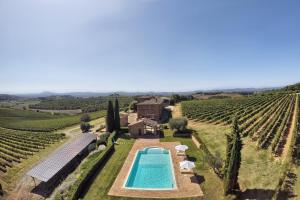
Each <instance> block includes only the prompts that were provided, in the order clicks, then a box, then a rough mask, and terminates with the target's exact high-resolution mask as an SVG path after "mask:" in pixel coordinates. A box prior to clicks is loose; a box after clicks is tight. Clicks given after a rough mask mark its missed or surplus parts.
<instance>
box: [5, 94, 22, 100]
mask: <svg viewBox="0 0 300 200" xmlns="http://www.w3.org/2000/svg"><path fill="white" fill-rule="evenodd" d="M20 99H22V97H19V96H16V95H9V94H0V101H16V100H20Z"/></svg>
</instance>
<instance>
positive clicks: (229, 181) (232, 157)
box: [224, 118, 242, 195]
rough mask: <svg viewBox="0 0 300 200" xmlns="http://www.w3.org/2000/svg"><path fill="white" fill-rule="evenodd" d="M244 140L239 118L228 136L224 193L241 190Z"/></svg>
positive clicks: (234, 122) (235, 120)
mask: <svg viewBox="0 0 300 200" xmlns="http://www.w3.org/2000/svg"><path fill="white" fill-rule="evenodd" d="M241 150H242V140H241V133H240V129H239V125H238V120H237V118H235V119H234V121H233V127H232V133H231V135H228V136H227V152H226V162H225V169H224V193H225V195H227V194H229V193H231V192H232V191H233V190H236V189H239V184H238V176H239V169H240V166H241Z"/></svg>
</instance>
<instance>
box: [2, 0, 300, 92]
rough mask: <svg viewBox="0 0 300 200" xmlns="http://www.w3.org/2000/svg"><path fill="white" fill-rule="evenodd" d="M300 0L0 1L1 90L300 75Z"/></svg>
mask: <svg viewBox="0 0 300 200" xmlns="http://www.w3.org/2000/svg"><path fill="white" fill-rule="evenodd" d="M299 10H300V1H299V0H294V1H292V0H280V1H279V0H226V1H224V0H206V1H204V0H22V1H20V0H0V72H1V79H0V92H2V93H3V92H10V93H12V92H22V93H23V92H40V91H56V92H64V91H150V90H151V91H184V90H193V89H215V88H233V87H268V86H281V85H285V84H289V83H294V82H299V81H300V76H299V75H300V21H299V19H300V11H299Z"/></svg>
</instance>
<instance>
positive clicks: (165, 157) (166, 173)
mask: <svg viewBox="0 0 300 200" xmlns="http://www.w3.org/2000/svg"><path fill="white" fill-rule="evenodd" d="M124 186H125V188H128V189H143V190H170V189H175V188H176V182H175V177H174V171H173V164H172V158H171V153H170V151H169V150H167V149H163V148H159V147H147V148H145V149H143V150H139V151H138V152H137V154H136V156H135V159H134V161H133V164H132V166H131V170H130V172H129V175H128V178H127V180H126V181H125V184H124Z"/></svg>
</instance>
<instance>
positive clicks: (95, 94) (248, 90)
mask: <svg viewBox="0 0 300 200" xmlns="http://www.w3.org/2000/svg"><path fill="white" fill-rule="evenodd" d="M280 88H282V87H269V88H233V89H215V90H194V91H185V92H153V91H149V92H124V91H116V92H65V93H56V92H42V93H31V94H16V96H19V97H24V98H39V97H50V96H73V97H83V98H84V97H99V96H111V95H119V96H139V95H155V96H171V95H172V94H180V95H192V94H201V93H254V92H264V91H271V90H276V89H280Z"/></svg>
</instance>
